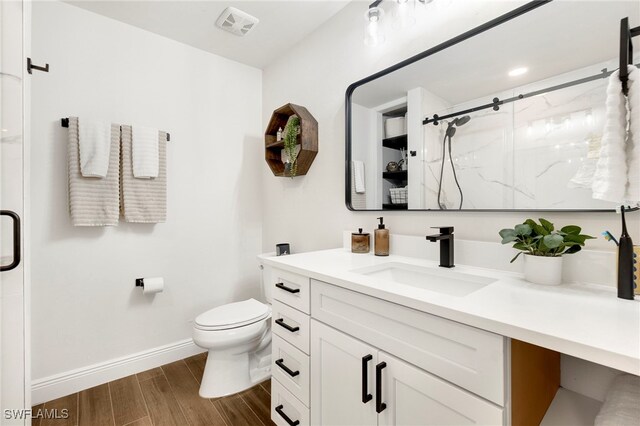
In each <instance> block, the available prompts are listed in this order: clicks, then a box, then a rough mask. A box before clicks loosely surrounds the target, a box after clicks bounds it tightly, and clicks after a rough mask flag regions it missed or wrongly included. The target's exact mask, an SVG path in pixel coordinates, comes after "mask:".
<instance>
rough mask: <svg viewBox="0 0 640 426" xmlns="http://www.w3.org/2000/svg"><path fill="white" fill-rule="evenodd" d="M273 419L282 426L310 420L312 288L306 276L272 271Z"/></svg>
mask: <svg viewBox="0 0 640 426" xmlns="http://www.w3.org/2000/svg"><path fill="white" fill-rule="evenodd" d="M264 276H265V277H266V278H265V279H268V280H269V281H268V282H267V283H266V284H267V285H269V286H270V287H271V294H272V298H273V304H272V309H271V321H272V322H271V330H272V336H273V340H272V344H271V372H272V373H271V375H272V380H271V419H272V420H273V422H274V423H275V424H277V425H279V426H292V425H299V426H306V425H309V424H310V420H309V415H310V414H309V379H310V374H309V361H310V359H309V332H310V329H309V327H310V323H309V320H310V316H309V303H310V295H309V286H310V282H309V281H310V280H309V278H308V277H305V276H303V275H298V274H294V273H291V272H288V271H283V270H280V269H277V268H272V269H271V270H270V272H269V273H268V274H265V275H264Z"/></svg>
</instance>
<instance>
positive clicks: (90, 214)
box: [67, 117, 120, 226]
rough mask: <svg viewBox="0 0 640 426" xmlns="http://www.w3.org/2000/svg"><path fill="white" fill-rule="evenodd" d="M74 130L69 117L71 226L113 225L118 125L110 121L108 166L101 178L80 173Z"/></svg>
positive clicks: (115, 217)
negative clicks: (105, 173) (84, 175)
mask: <svg viewBox="0 0 640 426" xmlns="http://www.w3.org/2000/svg"><path fill="white" fill-rule="evenodd" d="M78 132H79V131H78V118H77V117H69V132H68V135H69V139H68V142H67V162H68V168H69V213H70V215H71V223H72V224H73V225H74V226H107V225H117V224H118V217H119V214H118V190H119V182H118V177H119V173H120V167H119V165H118V163H119V162H120V126H119V125H117V124H112V125H111V136H110V141H111V146H110V148H109V167H108V171H107V175H106V176H105V177H104V178H103V179H98V178H90V177H83V176H82V174H81V173H80V155H79V141H78Z"/></svg>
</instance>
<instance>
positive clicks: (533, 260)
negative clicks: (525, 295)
mask: <svg viewBox="0 0 640 426" xmlns="http://www.w3.org/2000/svg"><path fill="white" fill-rule="evenodd" d="M524 279H525V280H527V281H529V282H532V283H535V284H544V285H558V284H560V283H562V256H559V257H546V256H532V255H530V254H525V255H524Z"/></svg>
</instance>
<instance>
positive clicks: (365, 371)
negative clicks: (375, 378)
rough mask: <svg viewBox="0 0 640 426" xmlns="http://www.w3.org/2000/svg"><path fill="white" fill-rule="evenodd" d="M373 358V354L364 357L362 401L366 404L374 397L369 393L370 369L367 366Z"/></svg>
mask: <svg viewBox="0 0 640 426" xmlns="http://www.w3.org/2000/svg"><path fill="white" fill-rule="evenodd" d="M372 359H373V356H372V355H371V354H369V355H365V356H363V357H362V403H363V404H366V403H367V402H369V401H371V400H372V399H373V396H372V395H371V394H370V393H369V383H368V382H369V371H368V370H369V369H368V368H367V366H368V364H369V361H371V360H372Z"/></svg>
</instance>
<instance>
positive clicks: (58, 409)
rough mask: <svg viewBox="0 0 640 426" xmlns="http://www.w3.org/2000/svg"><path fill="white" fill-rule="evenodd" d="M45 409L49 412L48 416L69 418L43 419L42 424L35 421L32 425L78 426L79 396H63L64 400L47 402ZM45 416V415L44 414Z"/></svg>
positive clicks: (41, 419)
mask: <svg viewBox="0 0 640 426" xmlns="http://www.w3.org/2000/svg"><path fill="white" fill-rule="evenodd" d="M44 409H45V410H48V412H47V414H48V415H53V413H55V415H57V416H58V417H63V416H67V418H57V419H48V418H45V417H41V418H40V419H39V420H40V423H36V422H35V421H33V422H32V423H31V424H32V425H36V424H39V425H40V426H51V425H54V426H75V425H77V424H78V394H77V393H74V394H72V395H67V396H63V397H62V398H58V399H54V400H53V401H49V402H46V403H45V404H44ZM43 414H44V413H43Z"/></svg>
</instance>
